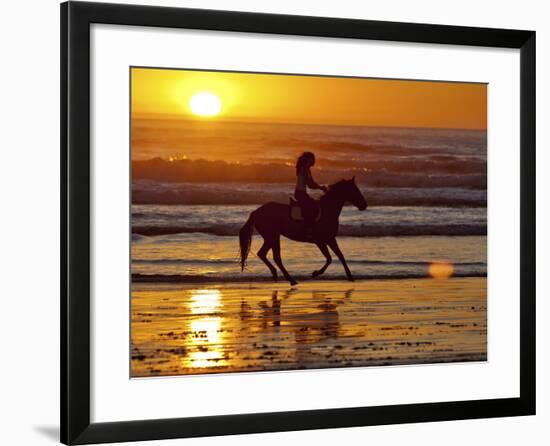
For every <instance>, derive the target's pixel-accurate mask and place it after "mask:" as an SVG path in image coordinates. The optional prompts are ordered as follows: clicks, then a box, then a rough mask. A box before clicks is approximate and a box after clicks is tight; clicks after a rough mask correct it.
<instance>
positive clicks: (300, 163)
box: [296, 152, 315, 175]
mask: <svg viewBox="0 0 550 446" xmlns="http://www.w3.org/2000/svg"><path fill="white" fill-rule="evenodd" d="M314 163H315V155H314V154H313V152H304V153H302V154H301V155H300V156H299V157H298V160H297V161H296V175H298V174H299V173H300V171H301V170H302V169H304V168H305V167H309V165H311V164H314ZM308 164H309V165H308Z"/></svg>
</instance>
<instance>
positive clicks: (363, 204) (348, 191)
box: [330, 177, 367, 211]
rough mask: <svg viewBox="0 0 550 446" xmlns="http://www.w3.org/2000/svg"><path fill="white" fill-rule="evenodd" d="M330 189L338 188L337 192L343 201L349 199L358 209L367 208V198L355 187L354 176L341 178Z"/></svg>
mask: <svg viewBox="0 0 550 446" xmlns="http://www.w3.org/2000/svg"><path fill="white" fill-rule="evenodd" d="M330 189H332V190H334V191H336V190H338V192H339V194H338V195H340V196H341V197H342V198H343V199H344V200H345V201H349V202H350V203H351V204H353V205H354V206H355V207H356V208H357V209H359V210H360V211H364V210H365V209H367V200H365V197H363V194H362V193H361V191H360V190H359V188H358V187H357V184H356V183H355V177H353V178H352V179H351V180H342V181H339V182H338V183H336V184H334V185H332V186H331V187H330Z"/></svg>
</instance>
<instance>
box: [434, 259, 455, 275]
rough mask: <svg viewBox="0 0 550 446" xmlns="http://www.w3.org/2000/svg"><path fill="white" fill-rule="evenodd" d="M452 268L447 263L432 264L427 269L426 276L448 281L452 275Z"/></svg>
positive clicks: (451, 265) (450, 264)
mask: <svg viewBox="0 0 550 446" xmlns="http://www.w3.org/2000/svg"><path fill="white" fill-rule="evenodd" d="M454 270H455V268H454V266H453V264H452V263H449V262H433V263H430V266H429V267H428V274H429V275H430V276H431V277H433V278H434V279H448V278H449V277H451V276H452V275H453V273H454Z"/></svg>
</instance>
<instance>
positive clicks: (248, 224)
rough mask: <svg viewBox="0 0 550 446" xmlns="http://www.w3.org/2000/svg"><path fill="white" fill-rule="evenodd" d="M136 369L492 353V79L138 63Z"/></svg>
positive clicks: (133, 102)
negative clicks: (489, 335) (489, 120)
mask: <svg viewBox="0 0 550 446" xmlns="http://www.w3.org/2000/svg"><path fill="white" fill-rule="evenodd" d="M129 76H130V104H129V125H130V129H129V131H130V144H131V147H130V154H131V167H130V168H131V172H130V178H131V184H130V185H129V187H130V188H131V204H130V209H129V212H130V214H131V220H130V222H131V252H130V258H129V262H130V270H131V277H130V281H131V293H130V296H129V299H130V321H131V322H130V324H131V326H130V346H129V349H130V356H131V361H130V364H129V368H130V377H131V378H150V377H159V376H186V375H206V374H217V373H237V372H241V373H242V372H264V371H270V372H280V371H296V370H304V369H332V368H342V367H368V366H377V367H381V366H407V365H419V364H441V363H457V362H484V361H487V84H486V83H473V82H454V81H453V82H449V81H445V80H441V81H426V80H422V79H382V78H368V77H343V76H328V75H315V74H301V73H291V74H282V73H259V72H258V73H255V72H235V71H212V70H210V71H208V70H195V69H188V68H185V67H174V68H156V67H138V66H134V67H130V69H129Z"/></svg>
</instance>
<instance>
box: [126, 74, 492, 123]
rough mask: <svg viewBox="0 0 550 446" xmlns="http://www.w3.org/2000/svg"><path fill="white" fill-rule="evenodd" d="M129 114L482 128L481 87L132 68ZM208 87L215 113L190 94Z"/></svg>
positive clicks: (483, 94)
mask: <svg viewBox="0 0 550 446" xmlns="http://www.w3.org/2000/svg"><path fill="white" fill-rule="evenodd" d="M131 74H132V114H133V115H134V116H139V115H142V114H147V115H148V114H170V115H174V116H181V117H182V118H185V119H215V120H238V121H262V122H292V123H309V124H339V125H369V126H390V127H434V128H469V129H486V128H487V85H486V84H465V83H450V82H418V81H397V80H382V79H360V78H338V77H315V76H295V75H293V76H289V75H271V74H247V73H220V72H207V71H186V70H159V69H149V68H146V69H143V68H132V71H131ZM198 92H211V93H213V94H215V95H216V96H218V98H219V99H220V101H221V104H222V110H221V113H220V114H219V115H218V116H216V117H209V118H199V117H197V116H194V115H193V114H192V113H191V111H190V109H189V100H190V98H191V97H192V96H193V95H194V94H196V93H198Z"/></svg>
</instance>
